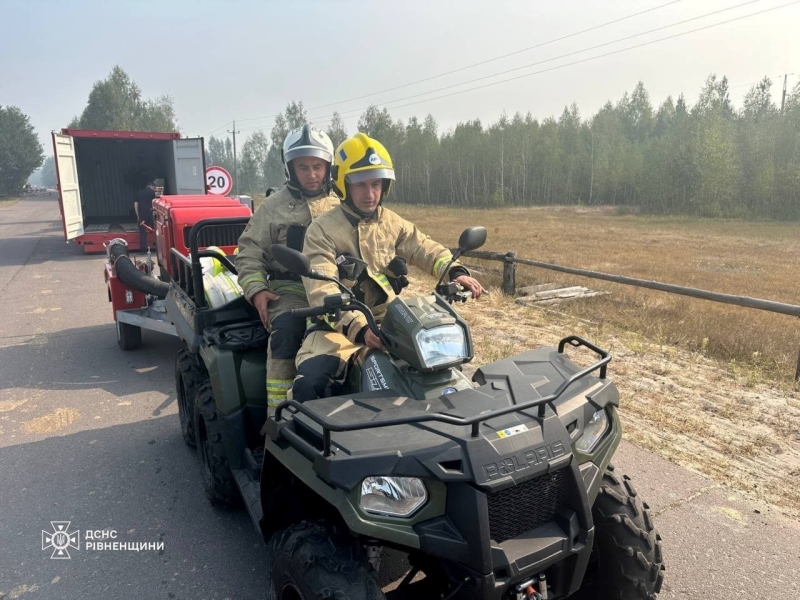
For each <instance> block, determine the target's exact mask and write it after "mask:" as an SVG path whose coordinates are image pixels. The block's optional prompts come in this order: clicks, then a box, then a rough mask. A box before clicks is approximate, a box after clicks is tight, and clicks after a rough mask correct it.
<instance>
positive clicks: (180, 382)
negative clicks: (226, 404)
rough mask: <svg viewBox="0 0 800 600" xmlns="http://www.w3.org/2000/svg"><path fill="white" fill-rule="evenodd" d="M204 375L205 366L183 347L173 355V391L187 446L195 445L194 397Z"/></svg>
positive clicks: (182, 433)
mask: <svg viewBox="0 0 800 600" xmlns="http://www.w3.org/2000/svg"><path fill="white" fill-rule="evenodd" d="M205 377H206V370H205V367H204V366H203V365H202V364H201V363H200V362H199V361H198V360H197V356H196V355H194V354H192V353H191V352H189V350H188V349H187V348H184V349H183V350H181V351H180V352H178V354H177V355H176V356H175V393H176V394H177V395H178V417H179V418H180V422H181V435H183V441H184V442H186V445H187V446H190V447H192V448H194V447H195V430H194V399H195V396H196V395H197V390H198V388H199V387H200V385H201V384H202V383H203V381H204V380H205Z"/></svg>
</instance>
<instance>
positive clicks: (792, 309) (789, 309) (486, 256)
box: [464, 250, 800, 381]
mask: <svg viewBox="0 0 800 600" xmlns="http://www.w3.org/2000/svg"><path fill="white" fill-rule="evenodd" d="M464 256H467V257H470V258H477V259H481V260H495V261H500V262H502V263H503V288H502V289H503V293H504V294H507V295H514V294H515V293H516V280H517V276H516V270H517V265H518V264H519V265H528V266H531V267H539V268H540V269H549V270H551V271H558V272H560V273H569V274H570V275H579V276H581V277H591V278H593V279H602V280H604V281H611V282H613V283H621V284H623V285H632V286H635V287H643V288H649V289H651V290H658V291H661V292H668V293H670V294H680V295H682V296H691V297H693V298H701V299H702V300H710V301H712V302H721V303H723V304H733V305H734V306H742V307H745V308H755V309H758V310H765V311H768V312H773V313H779V314H783V315H789V316H792V317H800V306H797V305H795V304H785V303H783V302H774V301H772V300H762V299H760V298H751V297H749V296H737V295H734V294H721V293H719V292H709V291H707V290H700V289H697V288H691V287H685V286H682V285H674V284H671V283H661V282H660V281H651V280H649V279H637V278H635V277H625V276H624V275H611V274H609V273H600V272H599V271H589V270H587V269H576V268H574V267H563V266H561V265H555V264H552V263H545V262H540V261H537V260H529V259H527V258H517V253H516V252H486V251H483V250H475V251H473V252H467V253H465V254H464ZM795 379H796V380H798V381H800V352H798V356H797V367H796V369H795Z"/></svg>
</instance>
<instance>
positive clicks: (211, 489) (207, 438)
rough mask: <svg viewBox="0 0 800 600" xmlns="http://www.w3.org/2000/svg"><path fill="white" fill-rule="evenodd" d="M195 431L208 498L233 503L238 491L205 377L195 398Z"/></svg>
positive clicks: (217, 502)
mask: <svg viewBox="0 0 800 600" xmlns="http://www.w3.org/2000/svg"><path fill="white" fill-rule="evenodd" d="M194 431H195V436H196V440H197V455H198V457H199V458H200V470H201V474H202V477H203V489H204V490H205V492H206V496H207V497H208V500H209V502H211V505H212V506H216V507H218V508H227V507H231V506H234V505H235V504H236V503H237V501H238V499H239V495H238V492H237V489H236V482H235V481H234V479H233V473H231V468H230V465H229V464H228V457H227V455H226V453H225V444H224V443H223V441H222V427H221V424H220V416H219V413H218V412H217V404H216V402H215V401H214V390H213V388H212V387H211V382H210V381H209V380H208V379H205V380H204V381H203V383H202V384H201V385H200V387H199V388H198V390H197V395H196V396H195V399H194Z"/></svg>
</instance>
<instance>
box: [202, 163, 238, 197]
mask: <svg viewBox="0 0 800 600" xmlns="http://www.w3.org/2000/svg"><path fill="white" fill-rule="evenodd" d="M232 188H233V177H231V174H230V173H228V172H227V171H226V170H225V169H223V168H222V167H208V168H207V169H206V190H207V191H208V193H209V194H214V195H215V196H226V195H227V194H230V192H231V189H232Z"/></svg>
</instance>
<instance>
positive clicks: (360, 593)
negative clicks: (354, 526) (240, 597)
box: [267, 522, 386, 600]
mask: <svg viewBox="0 0 800 600" xmlns="http://www.w3.org/2000/svg"><path fill="white" fill-rule="evenodd" d="M273 538H274V542H272V543H270V549H271V550H272V552H271V553H270V554H271V556H270V563H271V564H270V587H269V592H268V596H267V598H268V599H269V600H314V599H316V598H347V600H386V596H384V595H383V592H382V591H381V586H380V584H379V583H378V575H377V573H375V570H374V569H373V568H372V565H370V563H369V561H368V560H367V556H366V554H365V552H364V549H363V548H362V547H361V546H360V545H359V544H357V543H356V542H355V540H353V538H351V537H350V536H349V535H348V534H347V533H346V532H338V531H335V530H334V529H332V528H330V527H327V526H325V525H323V524H320V523H309V522H305V523H301V524H299V525H293V526H291V527H289V528H288V529H286V530H284V531H282V532H279V533H276V534H275V535H274V536H273Z"/></svg>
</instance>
